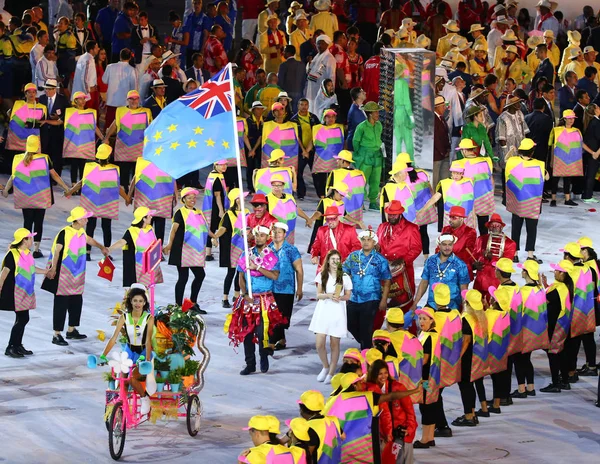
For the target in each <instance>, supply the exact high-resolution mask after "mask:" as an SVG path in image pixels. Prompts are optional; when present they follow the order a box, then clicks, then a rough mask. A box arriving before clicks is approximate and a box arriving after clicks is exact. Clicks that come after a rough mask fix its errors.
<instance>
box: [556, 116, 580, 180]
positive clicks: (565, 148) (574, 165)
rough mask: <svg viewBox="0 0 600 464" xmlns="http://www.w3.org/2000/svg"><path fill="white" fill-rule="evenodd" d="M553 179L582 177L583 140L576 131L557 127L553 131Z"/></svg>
mask: <svg viewBox="0 0 600 464" xmlns="http://www.w3.org/2000/svg"><path fill="white" fill-rule="evenodd" d="M554 134H555V135H554V137H555V140H554V158H553V163H554V164H553V165H552V175H553V176H554V177H574V176H582V175H583V161H582V155H583V138H582V137H581V132H579V130H578V129H575V128H572V129H567V128H566V127H557V128H555V129H554Z"/></svg>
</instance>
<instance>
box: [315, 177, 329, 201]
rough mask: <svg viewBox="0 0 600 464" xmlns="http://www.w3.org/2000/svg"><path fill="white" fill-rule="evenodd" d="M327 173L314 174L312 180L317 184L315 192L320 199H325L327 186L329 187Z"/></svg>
mask: <svg viewBox="0 0 600 464" xmlns="http://www.w3.org/2000/svg"><path fill="white" fill-rule="evenodd" d="M328 175H329V174H328V173H327V172H318V173H313V175H312V178H313V182H314V184H315V191H316V192H317V196H318V197H319V198H323V197H325V185H327V176H328Z"/></svg>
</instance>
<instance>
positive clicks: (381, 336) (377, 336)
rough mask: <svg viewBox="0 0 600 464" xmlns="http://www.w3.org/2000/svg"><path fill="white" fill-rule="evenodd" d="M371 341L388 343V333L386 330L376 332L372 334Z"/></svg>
mask: <svg viewBox="0 0 600 464" xmlns="http://www.w3.org/2000/svg"><path fill="white" fill-rule="evenodd" d="M373 340H383V341H385V342H389V341H390V333H389V332H388V331H387V330H381V329H379V330H376V331H375V332H373Z"/></svg>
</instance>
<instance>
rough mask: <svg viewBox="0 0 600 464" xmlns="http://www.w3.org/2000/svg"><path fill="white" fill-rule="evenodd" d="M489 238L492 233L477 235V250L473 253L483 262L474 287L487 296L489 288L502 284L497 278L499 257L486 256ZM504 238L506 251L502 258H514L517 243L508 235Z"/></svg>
mask: <svg viewBox="0 0 600 464" xmlns="http://www.w3.org/2000/svg"><path fill="white" fill-rule="evenodd" d="M489 238H490V234H485V235H482V236H481V237H477V241H476V242H475V251H474V253H473V254H474V255H475V258H476V259H477V261H479V262H480V263H481V264H483V268H482V269H481V270H479V271H477V276H476V277H475V282H474V283H473V288H474V289H475V290H479V291H480V292H481V294H482V295H483V296H484V297H486V298H487V297H488V296H489V292H488V288H490V287H491V286H494V287H498V285H500V281H499V280H498V279H497V278H496V263H497V262H498V259H499V258H494V257H492V259H487V258H486V257H485V253H486V249H487V244H488V240H489ZM504 239H505V240H504V253H503V254H502V256H500V258H508V259H513V258H514V257H515V254H516V253H517V244H516V243H515V242H514V241H513V240H511V239H510V238H508V237H507V236H506V235H505V236H504Z"/></svg>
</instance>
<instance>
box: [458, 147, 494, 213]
mask: <svg viewBox="0 0 600 464" xmlns="http://www.w3.org/2000/svg"><path fill="white" fill-rule="evenodd" d="M457 163H458V164H460V165H461V166H462V167H463V168H464V169H465V174H464V176H465V178H469V179H471V180H472V181H473V193H474V195H475V199H474V203H473V209H474V210H475V214H476V215H478V216H489V215H490V214H493V213H494V211H495V208H496V205H495V204H494V183H493V177H492V172H493V164H492V160H491V158H489V157H487V156H485V157H482V156H478V157H475V158H463V159H461V160H457Z"/></svg>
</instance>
